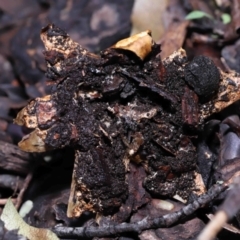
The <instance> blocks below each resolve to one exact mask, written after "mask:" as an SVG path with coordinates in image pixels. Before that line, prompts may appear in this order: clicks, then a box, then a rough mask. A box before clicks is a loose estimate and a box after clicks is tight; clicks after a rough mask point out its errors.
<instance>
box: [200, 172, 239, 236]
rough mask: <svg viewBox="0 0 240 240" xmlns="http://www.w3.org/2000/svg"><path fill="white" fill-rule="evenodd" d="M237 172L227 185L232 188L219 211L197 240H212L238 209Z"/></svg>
mask: <svg viewBox="0 0 240 240" xmlns="http://www.w3.org/2000/svg"><path fill="white" fill-rule="evenodd" d="M239 174H240V173H239V172H237V173H236V174H235V175H234V176H233V177H232V178H231V179H230V180H229V181H228V183H231V182H232V186H231V187H230V190H229V192H228V194H227V197H226V199H225V200H224V202H223V204H222V205H221V206H220V209H219V211H218V212H217V213H216V215H215V216H214V217H213V219H212V220H211V221H210V222H209V223H208V224H207V226H206V227H205V228H204V229H203V231H202V232H201V233H200V235H199V236H198V238H197V240H212V239H214V238H215V236H216V235H217V234H218V232H219V231H220V230H221V229H222V228H223V226H224V224H226V223H227V221H228V220H230V219H231V218H233V217H234V216H235V214H236V213H237V212H238V211H239V209H240V195H239V192H240V176H239Z"/></svg>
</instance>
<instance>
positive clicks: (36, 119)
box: [14, 95, 57, 128]
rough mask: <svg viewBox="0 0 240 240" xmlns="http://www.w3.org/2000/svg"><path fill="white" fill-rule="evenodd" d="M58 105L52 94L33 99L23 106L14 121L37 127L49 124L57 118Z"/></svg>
mask: <svg viewBox="0 0 240 240" xmlns="http://www.w3.org/2000/svg"><path fill="white" fill-rule="evenodd" d="M56 112H57V110H56V107H55V106H54V102H53V101H52V100H51V95H47V96H45V97H42V98H36V99H34V100H32V101H31V102H30V103H29V104H28V105H27V106H26V107H25V108H23V109H22V110H21V111H20V112H19V113H18V115H17V117H16V119H14V123H16V124H18V125H20V126H22V125H24V126H26V127H27V128H36V127H38V126H39V125H43V124H49V123H51V122H54V121H55V120H56V119H55V118H56Z"/></svg>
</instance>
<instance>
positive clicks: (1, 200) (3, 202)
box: [0, 198, 17, 205]
mask: <svg viewBox="0 0 240 240" xmlns="http://www.w3.org/2000/svg"><path fill="white" fill-rule="evenodd" d="M8 200H9V198H2V199H0V205H5V204H6V203H7V201H8ZM16 200H17V199H16V198H11V201H13V203H15V202H16Z"/></svg>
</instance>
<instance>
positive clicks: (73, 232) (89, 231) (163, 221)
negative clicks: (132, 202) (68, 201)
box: [53, 184, 227, 239]
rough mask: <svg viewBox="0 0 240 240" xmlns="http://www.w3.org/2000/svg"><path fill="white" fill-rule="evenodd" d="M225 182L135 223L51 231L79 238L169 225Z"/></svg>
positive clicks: (212, 195) (221, 188) (217, 191)
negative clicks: (173, 209) (170, 210)
mask: <svg viewBox="0 0 240 240" xmlns="http://www.w3.org/2000/svg"><path fill="white" fill-rule="evenodd" d="M226 188H227V185H226V184H215V185H214V186H212V187H211V188H210V189H209V191H208V192H207V193H206V194H203V195H201V196H200V197H199V198H198V199H197V200H195V201H193V202H192V203H190V204H189V205H187V206H185V207H183V208H182V209H181V210H179V211H177V212H174V213H169V214H166V215H164V216H162V217H159V218H154V219H151V218H149V217H146V218H144V219H143V220H141V221H138V222H135V223H121V224H118V225H110V226H105V227H79V228H72V227H59V226H58V227H55V228H54V229H53V231H54V232H55V233H56V234H57V235H58V236H59V237H63V238H70V239H71V238H79V237H106V236H111V235H116V234H119V233H126V232H137V233H139V232H142V231H144V230H147V229H154V228H160V227H169V226H171V225H172V224H174V223H176V222H178V221H179V220H181V219H183V218H185V217H186V216H189V215H191V214H193V213H194V212H195V211H196V210H197V209H199V208H200V207H203V206H204V205H206V204H207V203H209V202H210V201H212V200H213V199H214V198H215V197H216V196H218V195H219V194H220V193H221V192H223V191H224V190H226Z"/></svg>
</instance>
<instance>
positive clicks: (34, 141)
mask: <svg viewBox="0 0 240 240" xmlns="http://www.w3.org/2000/svg"><path fill="white" fill-rule="evenodd" d="M46 135H47V130H40V129H39V128H36V129H35V130H34V131H33V132H31V133H30V134H28V135H26V136H24V137H23V139H22V140H21V142H19V143H18V146H19V147H20V149H21V150H23V151H25V152H46V151H48V150H50V147H48V146H46V144H45V139H46Z"/></svg>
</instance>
